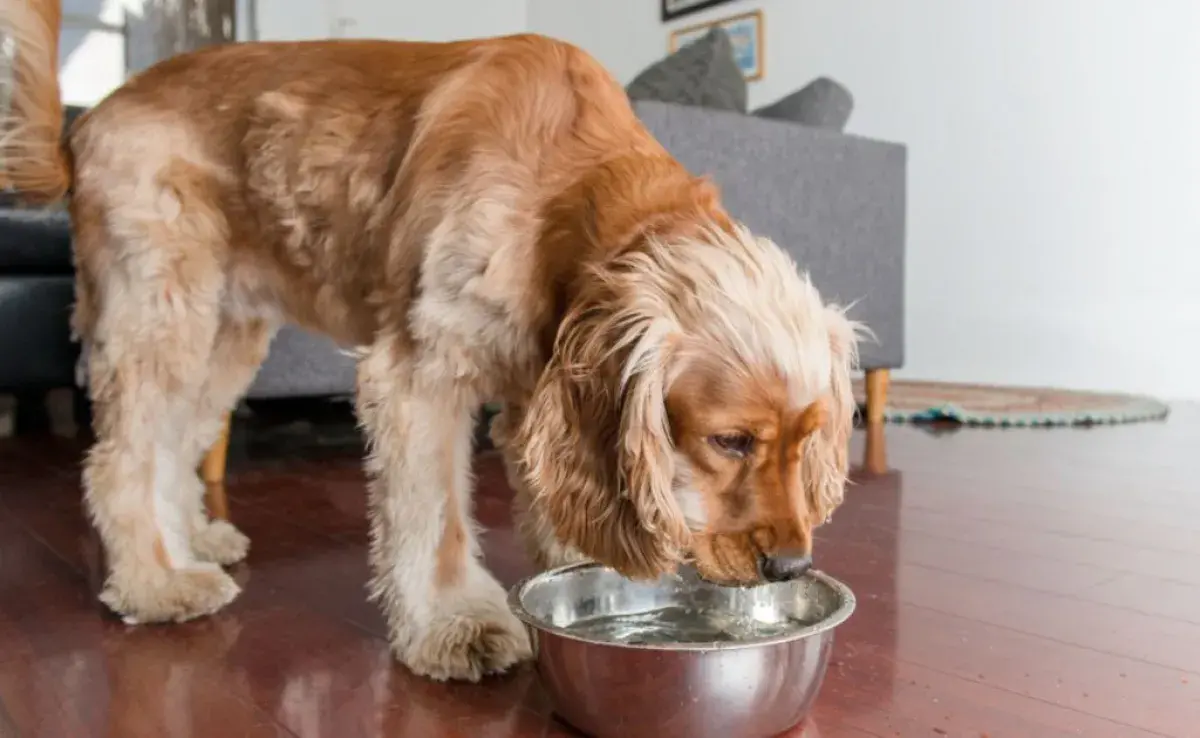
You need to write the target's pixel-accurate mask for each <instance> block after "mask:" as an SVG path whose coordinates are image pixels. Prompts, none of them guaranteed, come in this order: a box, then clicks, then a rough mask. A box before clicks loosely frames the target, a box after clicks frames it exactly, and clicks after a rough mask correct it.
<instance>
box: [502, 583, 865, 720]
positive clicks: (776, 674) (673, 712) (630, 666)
mask: <svg viewBox="0 0 1200 738" xmlns="http://www.w3.org/2000/svg"><path fill="white" fill-rule="evenodd" d="M509 604H510V606H511V607H512V609H513V612H515V613H516V614H517V616H518V617H519V618H521V620H522V621H524V622H525V624H526V625H527V626H528V627H529V631H530V635H531V638H532V639H533V642H534V644H535V650H536V654H537V657H536V658H537V667H538V672H539V674H540V675H541V678H542V683H543V685H544V687H545V688H546V691H547V692H548V693H549V694H550V697H551V698H552V699H553V700H554V704H555V709H556V712H557V713H558V715H559V716H560V717H562V718H563V719H564V720H566V721H567V722H569V723H571V724H572V725H573V726H575V727H576V728H578V729H580V730H582V731H584V732H586V733H588V734H590V735H593V736H596V737H597V738H610V737H611V738H618V737H620V738H643V737H644V738H673V737H675V736H678V737H679V738H766V737H767V736H774V735H778V734H779V733H782V732H784V731H786V730H787V729H789V728H791V727H793V726H795V725H796V724H798V723H799V722H800V721H801V720H803V719H804V716H805V715H806V714H807V713H808V711H809V709H810V708H811V707H812V703H813V701H814V700H815V699H816V696H817V691H818V690H819V689H820V686H821V681H822V679H823V678H824V676H825V667H826V665H827V664H828V662H829V653H830V650H831V647H832V645H833V631H834V628H836V627H837V626H838V625H840V624H842V623H843V622H845V621H846V619H847V618H848V617H850V614H851V613H852V612H853V611H854V605H855V601H854V595H853V593H851V591H850V590H849V588H847V587H846V586H845V585H844V584H842V583H841V582H838V581H837V580H835V579H833V578H832V577H830V576H828V575H826V574H823V573H820V572H810V573H809V574H808V575H806V576H804V577H803V578H801V579H798V580H795V581H792V582H781V583H777V584H764V585H760V586H757V587H747V588H741V587H722V586H718V585H714V584H711V583H708V582H705V581H704V580H702V579H700V578H699V577H698V576H697V575H696V573H695V572H694V571H693V570H691V569H687V568H685V569H683V570H681V571H680V573H679V574H678V575H670V576H665V577H662V578H661V579H659V580H658V581H654V582H634V581H630V580H628V579H625V578H624V577H622V576H620V575H619V574H617V573H616V572H615V571H613V570H611V569H608V568H605V567H602V566H599V565H597V564H576V565H572V566H568V567H564V568H561V569H555V570H552V571H548V572H545V573H542V574H539V575H537V576H534V577H531V578H529V579H526V580H525V581H523V582H521V583H520V584H518V585H517V586H515V587H514V588H513V589H512V592H511V593H510V595H509Z"/></svg>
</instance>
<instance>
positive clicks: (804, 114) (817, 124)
mask: <svg viewBox="0 0 1200 738" xmlns="http://www.w3.org/2000/svg"><path fill="white" fill-rule="evenodd" d="M852 112H854V97H853V96H852V95H851V94H850V90H847V89H846V88H845V87H844V86H843V85H841V84H839V83H838V82H836V81H834V80H832V79H829V78H828V77H818V78H817V79H814V80H813V81H812V82H809V83H808V84H807V85H805V86H804V87H802V88H801V89H799V90H796V91H795V92H793V93H792V94H790V95H788V96H787V97H784V98H782V99H780V100H777V101H775V102H773V103H771V104H770V105H766V106H764V107H761V108H759V109H758V110H755V111H754V115H757V116H758V117H760V118H774V119H775V120H788V121H791V122H793V123H799V124H801V125H805V126H808V127H809V128H825V129H828V130H833V131H841V130H843V129H845V127H846V121H848V120H850V113H852Z"/></svg>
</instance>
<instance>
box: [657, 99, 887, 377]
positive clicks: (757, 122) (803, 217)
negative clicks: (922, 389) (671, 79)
mask: <svg viewBox="0 0 1200 738" xmlns="http://www.w3.org/2000/svg"><path fill="white" fill-rule="evenodd" d="M636 109H637V113H638V116H639V117H640V118H641V119H642V121H643V123H645V124H646V126H647V127H648V128H649V129H650V131H651V133H653V134H654V135H655V137H656V138H658V140H659V141H660V142H661V143H662V144H663V145H664V146H665V147H666V148H667V150H668V151H670V152H671V154H672V155H673V156H675V157H676V158H677V159H679V161H680V162H681V163H682V164H683V165H684V166H685V167H687V168H688V169H689V170H690V171H692V172H693V173H695V174H708V175H711V176H712V177H713V180H714V181H715V182H716V183H717V185H718V186H719V187H720V188H721V192H722V197H723V200H724V203H725V206H726V208H728V210H729V212H730V214H731V215H732V216H733V217H735V218H737V219H738V220H741V221H743V222H744V223H745V224H746V225H747V226H749V227H750V228H751V229H752V230H753V231H754V232H755V233H757V234H758V235H762V236H769V237H770V238H772V239H774V240H775V241H776V242H777V243H778V244H779V245H780V246H782V247H783V248H784V249H786V250H787V251H788V252H789V253H790V254H791V255H792V257H793V258H794V259H795V260H796V262H797V264H798V265H799V266H800V268H801V269H802V270H806V271H808V272H809V273H810V274H811V275H812V279H813V282H814V283H815V284H816V285H817V287H818V289H820V290H821V294H822V296H823V297H824V298H825V299H826V300H830V301H834V302H838V303H840V304H843V305H847V304H853V307H852V308H851V310H850V315H851V317H853V318H855V319H857V320H861V321H863V322H865V323H866V324H867V326H868V327H869V328H870V329H871V330H872V331H873V332H874V333H875V336H876V340H875V341H870V340H868V341H865V342H864V343H863V345H862V347H861V354H862V365H863V367H864V368H868V369H874V368H895V367H899V366H900V365H901V364H902V363H903V361H904V237H905V232H904V231H905V224H904V216H905V176H906V173H905V171H906V158H907V157H906V154H907V152H906V149H905V147H904V146H901V145H898V144H894V143H887V142H883V141H875V140H871V139H866V138H861V137H857V136H848V135H845V134H842V133H838V132H834V131H826V130H819V129H813V128H806V127H804V126H800V125H796V124H794V123H788V122H781V121H774V120H765V119H761V118H755V117H753V116H748V115H740V114H737V113H729V112H724V111H716V110H707V109H704V108H697V107H685V106H679V105H670V104H666V103H658V102H639V103H637V104H636Z"/></svg>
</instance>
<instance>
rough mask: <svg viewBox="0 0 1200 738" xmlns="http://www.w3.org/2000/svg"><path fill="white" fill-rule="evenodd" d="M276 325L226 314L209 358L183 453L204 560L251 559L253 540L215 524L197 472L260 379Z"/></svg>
mask: <svg viewBox="0 0 1200 738" xmlns="http://www.w3.org/2000/svg"><path fill="white" fill-rule="evenodd" d="M275 329H276V324H275V323H274V322H273V321H271V320H268V319H266V318H257V317H252V318H245V317H240V316H237V315H233V314H231V313H230V312H228V311H226V312H225V313H223V314H222V315H221V321H220V324H219V325H218V327H217V335H216V338H215V339H214V342H213V350H212V354H211V356H210V358H209V372H208V381H207V382H206V383H205V385H204V388H203V389H202V390H201V392H200V397H199V400H198V402H197V406H196V415H195V422H194V424H193V426H192V428H191V429H190V432H189V434H188V437H187V440H188V442H187V446H186V448H184V449H183V451H182V457H181V458H182V459H183V467H184V469H186V470H191V471H190V472H187V473H184V485H185V488H184V490H183V495H184V497H183V504H184V505H185V506H186V507H187V514H188V516H189V519H190V521H191V522H190V526H191V527H190V537H191V544H192V551H193V553H195V555H196V558H198V559H200V560H201V561H213V562H216V563H218V564H232V563H234V562H237V561H241V560H242V559H244V558H245V557H246V553H247V552H248V551H249V548H250V539H249V538H247V537H246V536H245V535H243V534H242V532H241V531H239V530H238V529H237V528H235V527H234V526H233V524H232V523H230V522H229V521H227V520H218V519H210V518H209V515H208V512H207V510H206V509H205V506H204V493H205V485H204V482H203V481H202V480H201V479H200V477H199V476H198V475H197V474H196V473H195V471H194V470H195V469H196V466H197V465H198V464H199V462H200V458H201V457H202V456H203V455H204V453H205V452H206V451H207V450H208V449H209V448H210V447H211V446H212V445H213V444H214V443H215V442H217V439H218V437H219V436H220V435H221V432H222V429H223V426H224V422H225V418H226V417H227V416H228V414H229V413H230V412H231V411H232V410H233V407H234V405H236V404H237V402H238V400H239V399H241V397H242V395H243V394H244V393H245V392H246V388H247V387H249V386H250V383H251V382H252V381H253V380H254V375H255V373H256V372H257V371H258V368H259V366H260V365H261V364H262V362H263V360H264V359H266V357H267V350H268V348H269V347H270V344H271V337H272V336H273V335H274V334H275Z"/></svg>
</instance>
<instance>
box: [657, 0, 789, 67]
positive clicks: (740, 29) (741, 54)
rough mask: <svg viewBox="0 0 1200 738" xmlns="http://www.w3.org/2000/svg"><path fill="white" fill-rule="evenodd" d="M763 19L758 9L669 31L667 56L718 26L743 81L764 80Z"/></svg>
mask: <svg viewBox="0 0 1200 738" xmlns="http://www.w3.org/2000/svg"><path fill="white" fill-rule="evenodd" d="M763 25H764V20H763V12H762V11H761V10H752V11H750V12H749V13H740V14H738V15H731V16H729V17H727V18H717V19H716V20H711V21H708V22H707V23H697V24H696V25H694V26H687V27H686V28H679V29H676V30H674V31H672V32H671V40H670V44H669V49H668V50H669V51H670V53H672V54H674V53H675V52H676V51H678V50H679V49H681V48H683V47H684V46H686V45H687V44H689V43H691V42H693V41H695V40H697V39H699V38H701V37H703V36H704V34H706V33H708V31H709V29H711V28H712V27H713V26H719V27H720V28H722V29H724V30H725V32H726V33H727V34H729V40H730V41H732V42H733V54H734V59H735V60H736V61H737V65H738V68H739V69H741V70H742V74H743V75H744V76H745V78H746V79H747V80H749V81H751V82H753V81H755V80H760V79H762V78H763V74H764V73H765V69H764V68H763V60H764V59H765V57H766V54H765V52H764V47H763V36H764V33H763V31H764V28H763Z"/></svg>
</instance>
